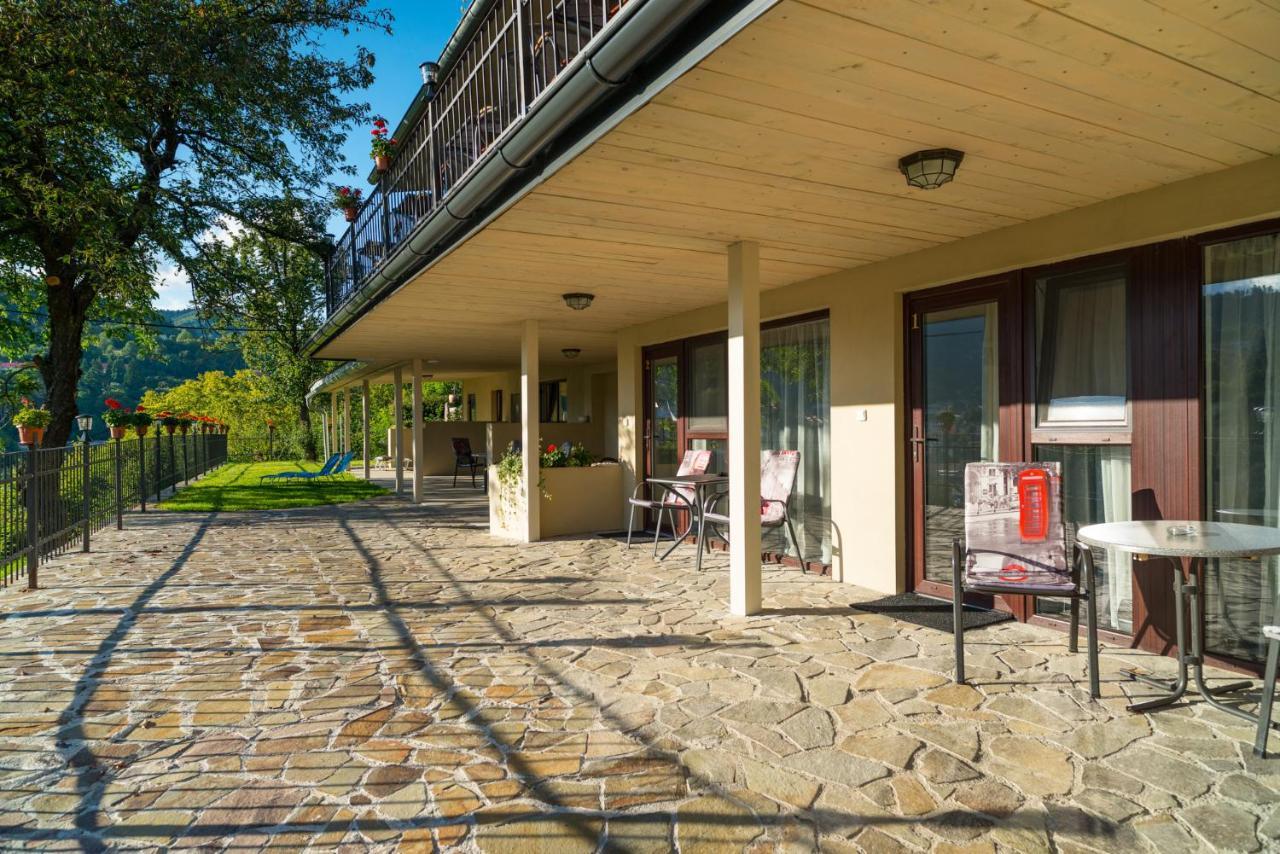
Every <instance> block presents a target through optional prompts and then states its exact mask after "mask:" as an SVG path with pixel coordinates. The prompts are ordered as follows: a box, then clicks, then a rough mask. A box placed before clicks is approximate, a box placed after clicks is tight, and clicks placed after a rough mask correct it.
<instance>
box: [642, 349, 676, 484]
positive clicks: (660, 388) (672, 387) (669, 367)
mask: <svg viewBox="0 0 1280 854" xmlns="http://www.w3.org/2000/svg"><path fill="white" fill-rule="evenodd" d="M679 367H680V365H679V360H678V359H677V358H676V357H675V356H664V357H662V358H660V359H654V360H653V362H652V363H651V364H650V366H649V383H650V385H649V400H650V405H651V406H652V407H653V412H652V413H651V414H650V416H649V417H650V418H651V419H652V421H651V422H650V429H651V430H652V431H653V433H652V436H651V437H650V439H649V454H650V456H649V471H650V472H651V473H652V474H653V475H654V476H656V477H671V476H672V475H674V474H675V473H676V470H677V469H678V468H679V467H680V458H681V457H682V456H683V455H682V454H681V453H680V445H679V438H678V435H679V432H678V427H679V425H678V422H677V418H678V417H679V415H680V370H679Z"/></svg>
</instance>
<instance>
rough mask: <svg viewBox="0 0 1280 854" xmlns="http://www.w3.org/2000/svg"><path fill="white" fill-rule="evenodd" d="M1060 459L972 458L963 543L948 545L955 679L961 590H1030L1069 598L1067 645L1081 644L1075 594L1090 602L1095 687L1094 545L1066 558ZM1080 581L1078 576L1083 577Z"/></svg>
mask: <svg viewBox="0 0 1280 854" xmlns="http://www.w3.org/2000/svg"><path fill="white" fill-rule="evenodd" d="M1066 543H1067V538H1066V531H1065V529H1064V527H1063V522H1062V467H1061V465H1060V464H1059V463H1056V462H1055V463H969V464H968V465H966V466H965V469H964V542H963V543H962V542H961V541H960V540H959V539H956V540H954V541H953V542H952V545H951V590H952V611H951V614H952V619H953V621H954V626H953V632H954V635H955V651H956V682H957V684H964V681H965V675H964V594H965V592H966V591H968V592H972V593H983V594H988V595H991V596H998V595H1018V594H1031V595H1034V596H1038V597H1042V598H1058V599H1070V600H1071V636H1070V638H1069V640H1068V646H1069V648H1070V650H1071V651H1072V652H1077V651H1079V641H1078V637H1077V636H1078V635H1079V631H1080V601H1081V600H1084V602H1085V605H1086V607H1087V609H1088V642H1089V693H1090V694H1091V695H1092V696H1093V698H1094V699H1097V698H1098V697H1099V695H1100V691H1099V687H1098V602H1097V584H1096V583H1095V577H1094V571H1093V552H1092V551H1090V550H1089V547H1088V546H1085V545H1084V544H1082V543H1079V542H1077V543H1076V544H1075V548H1074V552H1073V555H1072V558H1073V559H1072V560H1071V561H1070V562H1068V560H1067V548H1066ZM1082 582H1083V583H1082Z"/></svg>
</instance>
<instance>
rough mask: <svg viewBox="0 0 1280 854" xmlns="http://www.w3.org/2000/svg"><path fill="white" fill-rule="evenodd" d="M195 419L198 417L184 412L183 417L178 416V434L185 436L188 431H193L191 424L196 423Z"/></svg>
mask: <svg viewBox="0 0 1280 854" xmlns="http://www.w3.org/2000/svg"><path fill="white" fill-rule="evenodd" d="M195 418H196V417H195V416H194V415H192V414H191V413H190V412H184V413H182V414H181V415H179V416H178V432H179V433H181V434H182V435H184V436H185V435H187V431H188V430H190V429H191V424H192V422H194V421H195Z"/></svg>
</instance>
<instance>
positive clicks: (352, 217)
mask: <svg viewBox="0 0 1280 854" xmlns="http://www.w3.org/2000/svg"><path fill="white" fill-rule="evenodd" d="M357 213H359V211H357V210H356V209H355V208H343V209H342V216H343V218H344V219H346V221H347V222H355V221H356V214H357Z"/></svg>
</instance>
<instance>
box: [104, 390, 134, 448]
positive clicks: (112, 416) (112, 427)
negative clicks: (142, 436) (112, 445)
mask: <svg viewBox="0 0 1280 854" xmlns="http://www.w3.org/2000/svg"><path fill="white" fill-rule="evenodd" d="M103 403H105V404H106V406H107V411H106V412H104V413H102V420H103V421H104V422H106V425H107V429H108V430H109V431H110V432H111V438H112V439H115V440H116V441H117V442H118V441H120V440H121V439H123V438H124V434H125V433H127V432H128V430H129V428H130V427H131V426H132V425H133V412H131V411H130V410H128V409H126V408H125V407H124V406H121V405H120V401H118V400H116V399H115V398H113V397H108V398H107V399H106V400H104V401H103Z"/></svg>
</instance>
